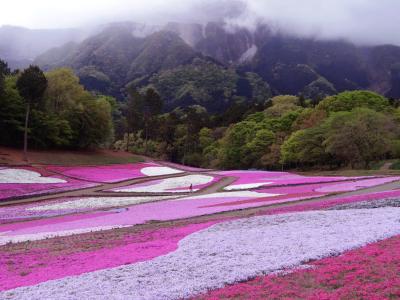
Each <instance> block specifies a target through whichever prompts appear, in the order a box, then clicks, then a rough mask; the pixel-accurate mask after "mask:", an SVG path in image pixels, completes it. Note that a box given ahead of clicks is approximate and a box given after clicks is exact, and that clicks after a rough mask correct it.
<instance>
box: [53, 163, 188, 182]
mask: <svg viewBox="0 0 400 300" xmlns="http://www.w3.org/2000/svg"><path fill="white" fill-rule="evenodd" d="M46 169H47V170H48V171H51V172H56V173H59V174H62V175H64V176H67V177H71V178H75V179H78V180H86V181H91V182H97V183H113V182H119V181H125V180H131V179H136V178H142V177H146V176H161V175H171V174H179V173H182V172H183V171H181V170H178V169H173V168H170V167H164V166H161V165H159V164H156V163H136V164H125V165H108V166H82V167H76V166H74V167H62V166H48V167H46Z"/></svg>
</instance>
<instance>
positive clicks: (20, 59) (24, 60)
mask: <svg viewBox="0 0 400 300" xmlns="http://www.w3.org/2000/svg"><path fill="white" fill-rule="evenodd" d="M85 35H86V33H85V32H84V31H83V30H80V29H27V28H22V27H14V26H2V27H0V57H1V58H3V59H5V60H7V61H8V62H9V64H10V67H11V68H15V67H25V66H27V65H28V64H29V63H30V62H32V61H33V59H34V58H35V57H36V56H38V55H39V54H41V53H43V52H45V51H47V50H49V49H51V48H54V47H59V46H62V45H64V44H66V43H68V42H71V41H80V40H82V38H83V37H84V36H85Z"/></svg>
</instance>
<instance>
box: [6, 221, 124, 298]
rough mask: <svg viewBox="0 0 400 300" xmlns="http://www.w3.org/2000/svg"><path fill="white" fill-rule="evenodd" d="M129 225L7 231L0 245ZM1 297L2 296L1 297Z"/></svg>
mask: <svg viewBox="0 0 400 300" xmlns="http://www.w3.org/2000/svg"><path fill="white" fill-rule="evenodd" d="M125 227H129V226H128V225H115V226H98V227H91V228H82V229H75V230H64V231H57V232H41V233H39V234H36V233H32V234H24V235H15V236H12V235H8V236H7V235H6V234H7V232H3V233H0V246H1V245H5V244H8V243H23V242H28V241H39V240H44V239H49V238H54V237H61V236H70V235H74V234H82V233H88V232H96V231H104V230H111V229H117V228H125ZM0 298H1V297H0Z"/></svg>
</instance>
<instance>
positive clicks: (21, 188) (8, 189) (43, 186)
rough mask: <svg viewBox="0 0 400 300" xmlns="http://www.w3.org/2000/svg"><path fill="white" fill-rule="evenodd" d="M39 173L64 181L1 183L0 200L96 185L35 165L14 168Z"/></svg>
mask: <svg viewBox="0 0 400 300" xmlns="http://www.w3.org/2000/svg"><path fill="white" fill-rule="evenodd" d="M13 169H20V170H28V171H32V172H36V173H39V174H40V175H41V176H42V177H46V178H56V179H62V180H63V181H65V182H63V183H0V201H4V200H9V199H17V198H21V197H27V196H34V195H46V194H53V193H58V192H64V191H73V190H79V189H84V188H89V187H93V186H96V184H95V183H89V182H82V181H80V180H76V179H72V178H66V177H64V176H60V175H54V173H51V172H47V171H46V170H43V169H38V168H35V167H21V168H13Z"/></svg>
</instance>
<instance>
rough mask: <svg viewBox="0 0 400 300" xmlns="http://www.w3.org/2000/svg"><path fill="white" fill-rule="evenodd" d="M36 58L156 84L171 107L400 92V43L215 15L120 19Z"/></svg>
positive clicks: (102, 76)
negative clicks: (163, 21) (157, 22)
mask: <svg viewBox="0 0 400 300" xmlns="http://www.w3.org/2000/svg"><path fill="white" fill-rule="evenodd" d="M71 39H72V38H71ZM0 54H1V53H0ZM0 56H1V55H0ZM6 59H7V57H6ZM34 63H36V64H38V65H39V66H40V67H42V68H43V69H45V70H51V69H53V68H55V67H63V66H67V67H71V68H72V69H74V71H75V72H76V73H77V74H78V76H79V77H80V80H81V82H82V83H83V84H84V86H85V87H86V88H88V89H89V90H94V91H99V92H101V93H106V94H111V95H113V96H116V97H117V98H120V99H123V98H124V97H125V96H126V91H127V87H135V88H136V89H139V90H141V89H145V88H147V87H149V86H153V87H154V88H155V89H156V90H157V91H158V92H159V93H160V95H161V97H162V98H163V100H164V101H165V102H166V104H167V105H166V108H168V109H172V108H175V107H177V106H188V105H192V104H200V105H204V106H205V107H206V108H207V109H209V110H211V111H221V110H223V109H226V108H227V107H229V105H230V104H231V103H232V102H238V101H239V102H243V101H248V102H252V101H258V99H259V98H260V97H269V96H271V95H279V94H293V95H299V94H302V95H304V97H305V98H311V99H313V100H318V101H319V100H320V99H322V98H324V97H325V96H327V95H332V94H335V93H338V92H342V91H345V90H357V89H370V90H373V91H376V92H379V93H381V94H384V95H386V96H388V97H392V98H400V47H397V46H393V45H383V46H375V47H362V46H357V45H355V44H352V43H350V42H348V41H344V40H330V41H329V40H316V39H311V38H298V37H294V36H290V35H286V34H283V33H280V32H276V31H272V30H270V28H269V27H268V26H266V25H260V26H259V27H258V28H257V29H256V30H255V31H253V32H252V31H249V30H248V29H245V28H233V29H232V28H226V27H225V26H224V24H221V23H215V22H214V23H212V22H211V23H208V24H206V25H204V26H203V25H199V24H180V23H169V24H167V25H165V26H146V25H141V24H137V23H130V22H125V23H115V24H110V25H107V26H104V28H103V29H102V30H101V31H99V32H97V34H94V35H92V36H90V37H89V38H87V39H85V40H84V41H82V42H73V41H72V42H69V43H66V44H64V45H62V46H59V47H57V48H52V49H50V50H48V51H46V52H45V53H43V54H41V55H39V56H38V57H37V58H36V60H35V61H34ZM260 86H262V87H261V90H260V88H259V87H260ZM260 93H261V94H260ZM255 95H257V96H255ZM264 100H265V98H264Z"/></svg>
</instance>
